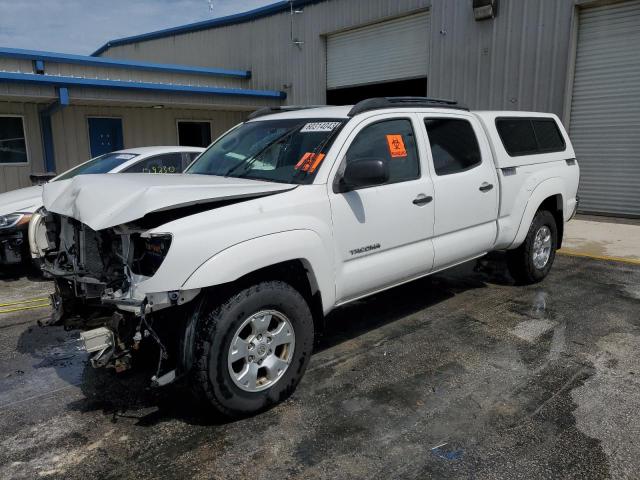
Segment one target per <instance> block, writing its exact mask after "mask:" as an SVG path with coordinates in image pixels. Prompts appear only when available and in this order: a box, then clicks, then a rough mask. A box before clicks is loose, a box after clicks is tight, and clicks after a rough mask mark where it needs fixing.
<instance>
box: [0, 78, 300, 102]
mask: <svg viewBox="0 0 640 480" xmlns="http://www.w3.org/2000/svg"><path fill="white" fill-rule="evenodd" d="M2 81H4V82H17V83H31V84H36V85H53V86H55V87H95V88H113V89H118V90H141V91H149V92H173V93H202V94H209V95H223V96H237V97H257V98H274V99H284V98H287V94H286V93H285V92H278V91H275V90H248V89H243V88H221V87H192V86H188V85H172V84H165V83H147V82H128V81H122V80H99V79H94V78H77V77H60V76H57V75H36V74H33V73H12V72H0V82H2Z"/></svg>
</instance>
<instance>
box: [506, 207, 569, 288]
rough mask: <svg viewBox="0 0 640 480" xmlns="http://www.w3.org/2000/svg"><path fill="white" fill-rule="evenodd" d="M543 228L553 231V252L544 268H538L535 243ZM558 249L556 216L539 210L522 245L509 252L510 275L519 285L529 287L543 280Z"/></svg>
mask: <svg viewBox="0 0 640 480" xmlns="http://www.w3.org/2000/svg"><path fill="white" fill-rule="evenodd" d="M543 226H547V227H548V228H549V230H550V231H551V251H550V253H549V260H548V261H547V263H546V264H545V265H544V267H543V268H538V267H536V265H535V264H534V261H533V253H534V241H535V237H536V234H537V232H538V231H539V230H540V228H542V227H543ZM557 247H558V227H557V225H556V220H555V218H554V216H553V215H552V214H551V212H549V211H548V210H539V211H538V212H537V213H536V215H535V217H533V221H532V222H531V226H530V227H529V231H528V232H527V237H526V238H525V240H524V242H523V243H522V245H520V246H519V247H518V248H516V249H514V250H509V251H508V252H507V266H508V268H509V273H511V276H512V277H513V279H514V280H515V281H516V283H517V284H519V285H529V284H533V283H537V282H540V281H541V280H543V279H544V278H545V277H546V276H547V274H548V273H549V271H550V270H551V266H552V265H553V261H554V260H555V258H556V249H557Z"/></svg>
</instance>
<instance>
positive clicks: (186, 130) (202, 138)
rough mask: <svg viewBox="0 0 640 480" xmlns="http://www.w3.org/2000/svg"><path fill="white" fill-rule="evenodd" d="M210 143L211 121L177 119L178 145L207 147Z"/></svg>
mask: <svg viewBox="0 0 640 480" xmlns="http://www.w3.org/2000/svg"><path fill="white" fill-rule="evenodd" d="M210 144H211V122H189V121H183V120H179V121H178V145H180V146H182V147H203V148H205V147H208V146H209V145H210Z"/></svg>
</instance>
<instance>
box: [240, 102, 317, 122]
mask: <svg viewBox="0 0 640 480" xmlns="http://www.w3.org/2000/svg"><path fill="white" fill-rule="evenodd" d="M327 106H329V105H287V106H284V107H264V108H261V109H259V110H256V111H255V112H253V113H252V114H251V115H249V116H248V117H247V120H253V119H254V118H258V117H264V116H265V115H271V114H272V113H279V112H295V111H296V110H307V109H309V108H321V107H327Z"/></svg>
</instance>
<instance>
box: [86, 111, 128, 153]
mask: <svg viewBox="0 0 640 480" xmlns="http://www.w3.org/2000/svg"><path fill="white" fill-rule="evenodd" d="M89 147H90V148H91V157H92V158H93V157H97V156H98V155H103V154H105V153H109V152H113V151H115V150H122V149H123V148H124V145H123V142H122V120H121V119H119V118H89Z"/></svg>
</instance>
